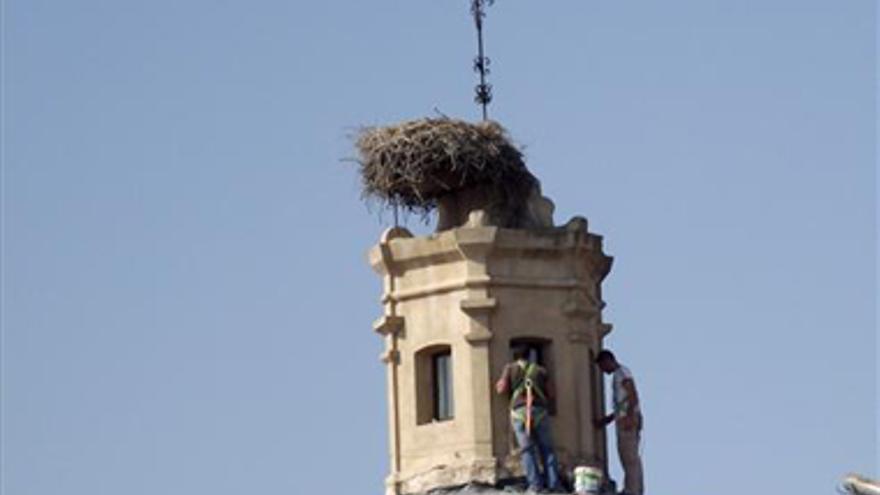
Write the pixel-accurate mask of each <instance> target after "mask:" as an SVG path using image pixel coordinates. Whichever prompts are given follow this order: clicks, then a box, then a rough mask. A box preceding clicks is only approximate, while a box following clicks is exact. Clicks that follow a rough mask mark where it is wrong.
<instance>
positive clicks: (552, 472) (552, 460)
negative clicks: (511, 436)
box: [535, 417, 562, 491]
mask: <svg viewBox="0 0 880 495" xmlns="http://www.w3.org/2000/svg"><path fill="white" fill-rule="evenodd" d="M535 440H536V442H537V444H538V450H539V451H540V453H541V463H542V464H544V479H545V480H546V482H547V484H546V486H547V488H549V489H550V490H553V491H558V490H560V489H561V488H562V484H561V483H560V481H559V461H558V460H557V459H556V453H555V452H554V451H553V436H552V434H551V429H550V418H549V417H545V418H544V419H542V420H541V421H540V422H539V423H538V424H537V425H535Z"/></svg>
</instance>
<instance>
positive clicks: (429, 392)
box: [416, 345, 455, 425]
mask: <svg viewBox="0 0 880 495" xmlns="http://www.w3.org/2000/svg"><path fill="white" fill-rule="evenodd" d="M452 378H453V377H452V348H451V347H450V346H448V345H437V346H431V347H428V348H426V349H422V350H421V351H419V352H418V353H416V422H417V423H418V424H420V425H421V424H427V423H432V422H435V421H448V420H451V419H453V418H454V417H455V394H454V393H453V386H452V382H453V379H452Z"/></svg>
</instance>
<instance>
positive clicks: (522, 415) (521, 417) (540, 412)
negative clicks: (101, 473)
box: [510, 407, 547, 424]
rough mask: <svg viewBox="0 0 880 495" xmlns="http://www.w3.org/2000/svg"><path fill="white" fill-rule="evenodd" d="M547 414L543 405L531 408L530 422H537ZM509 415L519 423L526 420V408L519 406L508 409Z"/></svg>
mask: <svg viewBox="0 0 880 495" xmlns="http://www.w3.org/2000/svg"><path fill="white" fill-rule="evenodd" d="M546 416H547V411H546V410H545V409H544V408H543V407H539V408H532V423H534V424H538V423H540V422H541V421H542V420H543V419H544V418H545V417H546ZM510 417H511V418H513V419H514V420H516V421H519V422H520V423H525V422H526V408H525V407H520V408H517V409H513V410H511V411H510Z"/></svg>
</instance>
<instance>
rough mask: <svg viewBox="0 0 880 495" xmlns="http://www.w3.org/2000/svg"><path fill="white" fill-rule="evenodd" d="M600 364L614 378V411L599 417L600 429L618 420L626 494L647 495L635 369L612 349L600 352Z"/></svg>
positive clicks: (597, 358)
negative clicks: (616, 356) (615, 355)
mask: <svg viewBox="0 0 880 495" xmlns="http://www.w3.org/2000/svg"><path fill="white" fill-rule="evenodd" d="M596 365H597V366H599V369H601V370H602V371H603V372H604V373H607V374H610V375H612V377H613V382H614V384H613V391H612V394H613V397H614V412H613V413H611V414H609V415H608V416H605V417H604V418H601V419H597V420H596V427H597V428H604V427H605V425H607V424H609V423H611V422H614V423H615V426H616V429H617V452H618V454H619V455H620V464H621V465H622V466H623V474H624V477H623V491H622V492H621V494H622V495H624V494H625V495H643V493H644V492H645V484H644V479H643V474H642V459H641V457H640V455H639V441H640V440H641V434H642V409H641V407H640V405H639V394H638V392H636V383H635V380H633V375H632V372H631V371H630V370H629V368H627V367H626V366H623V365H622V364H620V363H618V362H617V358H615V357H614V353H612V352H611V351H608V350H603V351H601V352H599V355H598V356H596Z"/></svg>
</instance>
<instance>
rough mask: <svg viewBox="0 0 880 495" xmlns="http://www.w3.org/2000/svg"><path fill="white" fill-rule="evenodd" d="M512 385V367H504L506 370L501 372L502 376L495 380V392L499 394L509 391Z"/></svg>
mask: <svg viewBox="0 0 880 495" xmlns="http://www.w3.org/2000/svg"><path fill="white" fill-rule="evenodd" d="M509 387H510V368H508V367H507V366H505V367H504V371H503V372H502V373H501V378H499V379H498V381H497V382H495V392H497V393H498V394H499V395H500V394H504V393H506V392H507V389H508V388H509Z"/></svg>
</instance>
